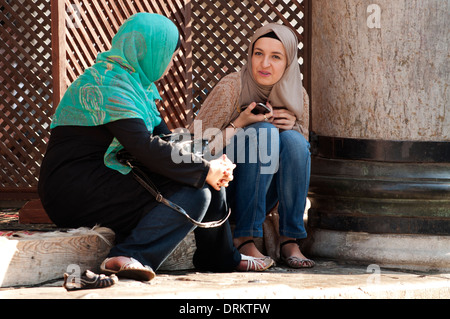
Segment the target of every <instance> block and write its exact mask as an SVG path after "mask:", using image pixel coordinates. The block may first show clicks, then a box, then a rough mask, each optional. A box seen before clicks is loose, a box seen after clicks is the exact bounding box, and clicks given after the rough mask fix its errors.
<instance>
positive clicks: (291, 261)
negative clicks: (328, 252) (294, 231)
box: [280, 239, 316, 269]
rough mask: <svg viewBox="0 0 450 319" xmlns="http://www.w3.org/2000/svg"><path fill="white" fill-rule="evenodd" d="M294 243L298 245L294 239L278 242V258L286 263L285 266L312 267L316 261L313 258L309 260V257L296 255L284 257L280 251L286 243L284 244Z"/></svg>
mask: <svg viewBox="0 0 450 319" xmlns="http://www.w3.org/2000/svg"><path fill="white" fill-rule="evenodd" d="M294 243H295V244H297V245H298V242H297V241H296V240H294V239H291V240H286V241H285V242H283V243H281V244H280V259H281V261H282V262H283V263H284V264H285V265H287V266H289V267H291V268H297V269H298V268H312V267H314V265H315V264H316V263H315V262H314V261H313V260H311V259H308V258H299V257H296V256H290V257H287V258H286V257H284V256H283V253H282V248H283V246H284V245H286V244H294Z"/></svg>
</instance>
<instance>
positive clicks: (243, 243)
mask: <svg viewBox="0 0 450 319" xmlns="http://www.w3.org/2000/svg"><path fill="white" fill-rule="evenodd" d="M233 243H234V246H235V247H236V248H237V250H239V252H240V253H241V254H243V255H246V256H252V257H257V258H264V257H266V256H264V255H263V254H261V252H260V251H259V250H258V248H256V245H255V241H254V240H253V237H239V238H235V239H234V240H233Z"/></svg>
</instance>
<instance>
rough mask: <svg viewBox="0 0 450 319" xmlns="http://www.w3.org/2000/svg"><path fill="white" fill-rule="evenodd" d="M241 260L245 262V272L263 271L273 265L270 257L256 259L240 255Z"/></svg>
mask: <svg viewBox="0 0 450 319" xmlns="http://www.w3.org/2000/svg"><path fill="white" fill-rule="evenodd" d="M269 259H270V260H269ZM241 260H245V261H247V269H246V270H245V271H264V270H266V269H268V268H270V267H271V266H272V264H273V260H272V258H270V257H263V258H258V257H253V256H247V255H242V254H241Z"/></svg>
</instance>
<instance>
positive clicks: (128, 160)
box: [116, 133, 231, 228]
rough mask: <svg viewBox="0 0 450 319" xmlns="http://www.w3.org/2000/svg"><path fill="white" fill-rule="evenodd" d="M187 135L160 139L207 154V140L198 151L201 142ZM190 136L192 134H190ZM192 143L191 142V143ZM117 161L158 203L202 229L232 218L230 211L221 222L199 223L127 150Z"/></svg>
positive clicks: (176, 134)
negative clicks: (151, 178)
mask: <svg viewBox="0 0 450 319" xmlns="http://www.w3.org/2000/svg"><path fill="white" fill-rule="evenodd" d="M181 134H184V135H183V136H180V135H181ZM185 134H188V133H173V134H168V135H160V136H159V137H160V138H161V139H163V140H165V141H167V142H172V143H175V144H179V145H180V146H181V147H183V148H184V149H186V148H188V150H189V151H191V152H195V154H197V155H202V154H204V153H205V151H206V146H207V144H208V143H207V140H202V141H200V143H201V150H200V151H198V150H197V145H198V143H199V141H195V140H193V139H190V140H187V141H186V138H185V137H186V136H185ZM189 134H190V133H189ZM191 137H192V136H191ZM189 141H190V142H189ZM199 152H201V154H199ZM116 157H117V160H118V161H119V162H120V163H121V164H123V165H127V166H128V167H130V168H131V172H132V174H133V176H134V178H135V179H136V180H137V181H138V182H139V184H141V185H142V186H143V187H144V188H145V189H146V190H147V191H148V192H149V193H150V194H152V195H153V196H154V197H155V199H156V201H157V202H159V203H163V204H164V205H166V206H168V207H170V208H172V209H173V210H175V211H176V212H178V213H180V214H182V215H183V216H185V217H186V218H187V219H188V220H189V221H190V222H191V223H193V224H194V225H196V226H198V227H200V228H213V227H219V226H221V225H223V224H224V223H225V222H226V221H227V219H228V217H229V216H230V213H231V211H230V210H229V212H228V214H227V215H226V216H225V217H224V218H222V219H221V220H217V221H211V222H198V221H196V220H195V219H193V218H192V217H191V216H189V214H188V213H187V212H186V211H185V210H184V209H183V208H182V207H181V206H179V205H177V204H175V203H174V202H172V201H170V200H168V199H166V198H165V197H164V196H163V195H162V194H161V192H160V191H159V190H158V188H157V187H156V185H155V184H154V183H153V182H152V181H151V180H150V178H149V177H148V175H147V174H145V173H144V172H143V171H142V169H140V168H139V166H142V164H141V163H139V162H138V161H137V159H136V158H135V157H134V156H133V155H132V154H131V153H129V152H128V151H127V150H125V149H122V150H120V151H119V152H118V153H117V155H116Z"/></svg>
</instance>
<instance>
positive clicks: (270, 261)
mask: <svg viewBox="0 0 450 319" xmlns="http://www.w3.org/2000/svg"><path fill="white" fill-rule="evenodd" d="M247 244H255V241H254V240H253V239H249V240H247V241H244V242H243V243H242V244H240V245H239V246H238V248H237V250H238V251H239V252H240V250H241V248H242V247H244V246H245V245H247ZM241 255H242V256H246V257H252V258H256V259H259V260H263V261H264V263H265V264H266V265H268V266H267V268H270V267H272V266H273V265H274V264H275V261H274V260H273V259H272V258H271V257H269V256H264V257H253V256H247V255H244V254H241ZM242 260H247V259H242ZM249 263H250V262H249ZM267 268H266V269H267ZM266 269H263V270H266Z"/></svg>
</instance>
